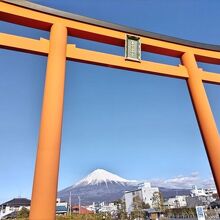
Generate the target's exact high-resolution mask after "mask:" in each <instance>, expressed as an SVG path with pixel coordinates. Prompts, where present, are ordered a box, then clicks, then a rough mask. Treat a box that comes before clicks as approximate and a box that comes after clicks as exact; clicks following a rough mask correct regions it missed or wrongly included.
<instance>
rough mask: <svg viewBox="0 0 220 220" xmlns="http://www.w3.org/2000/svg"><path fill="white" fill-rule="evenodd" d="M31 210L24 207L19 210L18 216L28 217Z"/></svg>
mask: <svg viewBox="0 0 220 220" xmlns="http://www.w3.org/2000/svg"><path fill="white" fill-rule="evenodd" d="M29 212H30V211H29V210H28V209H26V208H24V207H23V208H22V209H21V210H20V211H18V214H17V218H28V217H29Z"/></svg>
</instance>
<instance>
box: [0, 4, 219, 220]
mask: <svg viewBox="0 0 220 220" xmlns="http://www.w3.org/2000/svg"><path fill="white" fill-rule="evenodd" d="M0 18H1V20H3V21H6V22H11V23H15V24H19V25H23V26H27V27H32V28H36V29H41V30H46V31H50V39H49V40H47V39H40V40H35V39H30V38H25V37H19V36H14V35H9V34H6V33H0V47H1V48H4V49H9V50H17V51H22V52H26V53H32V54H38V55H43V56H48V61H47V70H46V80H45V89H44V98H43V106H42V115H41V125H40V131H39V144H38V151H37V158H36V165H35V175H34V182H33V192H32V200H31V212H30V219H31V220H43V219H45V220H52V219H55V213H56V195H57V182H58V170H59V159H60V142H61V127H62V112H63V96H64V81H65V63H66V59H67V60H71V61H77V62H82V63H90V64H96V65H101V66H107V67H112V68H119V69H125V70H132V71H136V72H142V73H149V74H157V75H161V76H167V77H176V78H180V79H183V80H186V82H187V85H188V89H189V92H190V95H191V99H192V103H193V107H194V110H195V113H196V117H197V121H198V124H199V127H200V131H201V135H202V138H203V141H204V145H205V149H206V152H207V155H208V159H209V163H210V166H211V169H212V173H213V176H214V180H215V183H216V186H217V190H218V193H219V194H220V136H219V133H218V129H217V127H216V123H215V120H214V117H213V114H212V111H211V108H210V105H209V101H208V98H207V95H206V92H205V89H204V85H203V82H208V83H215V84H220V74H216V73H211V72H206V71H203V70H202V69H200V68H198V66H197V61H201V62H205V63H213V64H220V46H215V45H207V44H201V43H195V42H191V41H185V40H181V39H177V38H172V37H167V36H163V35H158V34H154V33H149V32H145V31H140V30H136V29H130V28H127V27H122V26H119V25H115V24H111V23H107V22H102V21H98V20H95V19H90V18H87V17H82V16H78V15H74V14H70V13H66V12H62V11H58V10H55V9H51V8H48V7H44V6H40V5H37V4H33V3H30V2H28V1H23V0H17V1H16V0H1V1H0ZM126 34H131V35H132V34H133V35H138V36H140V40H141V43H142V48H141V49H142V51H147V52H152V53H156V54H162V55H167V56H171V57H177V58H179V59H181V62H182V65H179V66H172V65H166V64H161V63H155V62H149V61H141V62H134V61H130V60H126V59H125V58H124V57H122V56H116V55H112V54H106V53H100V52H96V51H90V50H85V49H80V48H77V47H76V46H75V45H73V44H67V36H68V35H69V36H74V37H79V38H83V39H88V40H93V41H97V42H102V43H106V44H111V45H117V46H121V47H124V46H125V36H126Z"/></svg>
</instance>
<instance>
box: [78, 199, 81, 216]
mask: <svg viewBox="0 0 220 220" xmlns="http://www.w3.org/2000/svg"><path fill="white" fill-rule="evenodd" d="M78 199H79V214H80V206H81V204H80V196H78Z"/></svg>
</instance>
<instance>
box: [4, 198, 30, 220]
mask: <svg viewBox="0 0 220 220" xmlns="http://www.w3.org/2000/svg"><path fill="white" fill-rule="evenodd" d="M30 205H31V200H29V199H26V198H14V199H12V200H9V201H7V202H4V203H2V204H1V205H0V219H2V218H3V217H6V216H9V215H13V213H15V212H18V211H20V210H21V209H22V208H26V209H30ZM15 214H16V213H15Z"/></svg>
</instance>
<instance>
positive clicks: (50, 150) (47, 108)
mask: <svg viewBox="0 0 220 220" xmlns="http://www.w3.org/2000/svg"><path fill="white" fill-rule="evenodd" d="M66 43H67V28H66V27H64V26H63V25H61V24H53V25H52V27H51V32H50V46H49V54H48V61H47V70H46V79H45V88H44V98H43V106H42V113H41V124H40V131H39V143H38V149H37V159H36V165H35V174H34V182H33V191H32V199H31V211H30V220H36V219H39V220H49V219H55V216H56V195H57V185H58V171H59V160H60V144H61V131H62V115H63V97H64V82H65V64H66Z"/></svg>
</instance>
